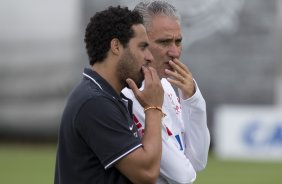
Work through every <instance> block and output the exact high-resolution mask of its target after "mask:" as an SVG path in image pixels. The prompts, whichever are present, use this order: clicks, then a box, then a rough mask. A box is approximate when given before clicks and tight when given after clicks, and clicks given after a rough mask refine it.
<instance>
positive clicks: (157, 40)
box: [155, 37, 182, 43]
mask: <svg viewBox="0 0 282 184" xmlns="http://www.w3.org/2000/svg"><path fill="white" fill-rule="evenodd" d="M173 40H174V39H173V38H159V39H156V40H155V42H156V43H161V42H164V41H168V42H172V41H173ZM175 40H176V41H182V37H179V38H176V39H175Z"/></svg>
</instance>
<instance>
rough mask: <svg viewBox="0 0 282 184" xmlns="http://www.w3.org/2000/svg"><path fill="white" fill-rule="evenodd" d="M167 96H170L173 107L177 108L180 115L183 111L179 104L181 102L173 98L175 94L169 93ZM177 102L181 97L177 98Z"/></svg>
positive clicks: (176, 110)
mask: <svg viewBox="0 0 282 184" xmlns="http://www.w3.org/2000/svg"><path fill="white" fill-rule="evenodd" d="M167 96H168V98H169V101H170V103H171V105H172V107H173V109H174V110H175V113H176V115H179V114H180V112H181V106H180V105H179V103H175V102H174V100H173V98H172V96H173V95H172V94H171V93H168V94H167ZM177 102H179V98H177Z"/></svg>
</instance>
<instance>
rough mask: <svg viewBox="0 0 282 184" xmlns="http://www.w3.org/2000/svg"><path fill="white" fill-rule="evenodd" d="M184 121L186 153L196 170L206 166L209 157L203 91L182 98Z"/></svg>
mask: <svg viewBox="0 0 282 184" xmlns="http://www.w3.org/2000/svg"><path fill="white" fill-rule="evenodd" d="M181 106H182V119H183V122H184V129H185V130H184V132H185V134H184V140H185V143H186V149H185V155H186V156H187V157H188V158H189V159H190V161H191V163H192V164H193V166H194V168H195V170H196V171H199V170H202V169H204V168H205V166H206V164H207V159H208V151H209V145H210V134H209V130H208V127H207V115H206V103H205V100H204V98H203V97H202V94H201V92H200V91H199V89H197V91H196V94H195V95H194V96H193V97H192V98H191V99H188V100H181Z"/></svg>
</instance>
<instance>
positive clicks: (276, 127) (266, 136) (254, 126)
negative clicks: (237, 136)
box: [242, 120, 282, 147]
mask: <svg viewBox="0 0 282 184" xmlns="http://www.w3.org/2000/svg"><path fill="white" fill-rule="evenodd" d="M242 139H243V142H244V143H245V144H246V145H247V146H252V147H264V146H282V122H277V123H274V124H273V125H272V126H271V127H270V126H266V124H265V123H264V124H263V123H262V122H260V121H258V120H257V121H253V122H251V123H249V124H248V125H247V127H246V128H245V129H244V131H243V135H242Z"/></svg>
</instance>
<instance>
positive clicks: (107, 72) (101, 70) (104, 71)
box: [92, 62, 125, 94]
mask: <svg viewBox="0 0 282 184" xmlns="http://www.w3.org/2000/svg"><path fill="white" fill-rule="evenodd" d="M92 70H94V71H95V72H97V73H98V74H99V75H100V76H101V77H103V79H105V80H106V81H107V82H108V83H109V84H110V85H111V86H112V88H113V89H114V90H115V91H116V92H117V94H120V93H121V90H122V89H123V88H124V87H125V86H122V85H121V83H120V82H119V81H118V78H117V76H116V70H115V67H114V66H109V65H108V64H107V62H102V63H95V64H94V65H93V66H92Z"/></svg>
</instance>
